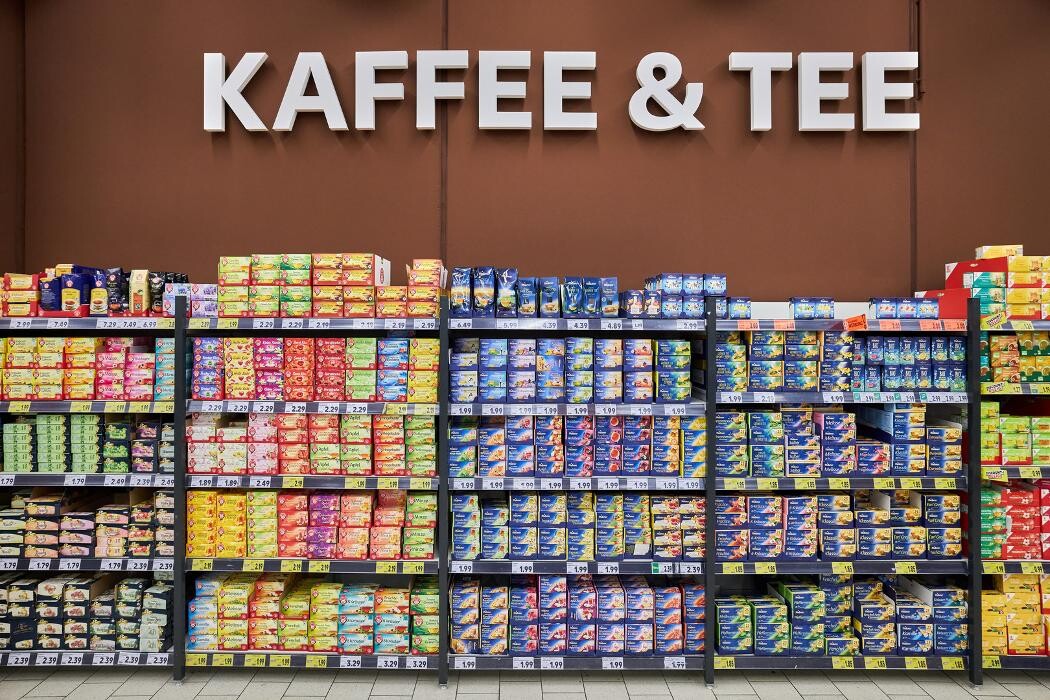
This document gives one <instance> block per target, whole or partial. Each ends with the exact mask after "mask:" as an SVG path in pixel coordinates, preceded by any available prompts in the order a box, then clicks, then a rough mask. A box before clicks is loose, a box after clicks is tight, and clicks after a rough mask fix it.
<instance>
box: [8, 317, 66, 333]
mask: <svg viewBox="0 0 1050 700" xmlns="http://www.w3.org/2000/svg"><path fill="white" fill-rule="evenodd" d="M66 323H67V324H68V323H69V322H68V321H66ZM9 324H10V326H9V327H10V328H12V329H17V330H26V329H28V328H32V327H33V319H30V318H13V319H11V320H10V321H9ZM50 327H51V326H50V322H49V323H48V328H50Z"/></svg>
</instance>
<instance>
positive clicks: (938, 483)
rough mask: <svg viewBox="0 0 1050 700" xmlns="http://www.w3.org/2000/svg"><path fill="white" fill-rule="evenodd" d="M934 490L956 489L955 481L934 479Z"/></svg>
mask: <svg viewBox="0 0 1050 700" xmlns="http://www.w3.org/2000/svg"><path fill="white" fill-rule="evenodd" d="M933 488H935V489H954V488H955V479H934V480H933Z"/></svg>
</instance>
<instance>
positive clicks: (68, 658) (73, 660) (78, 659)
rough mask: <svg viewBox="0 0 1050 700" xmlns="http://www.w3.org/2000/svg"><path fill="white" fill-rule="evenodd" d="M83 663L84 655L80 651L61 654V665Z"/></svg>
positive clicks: (78, 664)
mask: <svg viewBox="0 0 1050 700" xmlns="http://www.w3.org/2000/svg"><path fill="white" fill-rule="evenodd" d="M83 663H84V655H83V654H81V653H79V652H78V653H74V654H62V665H63V666H81V665H83Z"/></svg>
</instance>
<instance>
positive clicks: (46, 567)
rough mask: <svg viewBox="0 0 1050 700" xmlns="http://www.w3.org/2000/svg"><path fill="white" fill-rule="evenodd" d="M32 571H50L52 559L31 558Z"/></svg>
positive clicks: (30, 567)
mask: <svg viewBox="0 0 1050 700" xmlns="http://www.w3.org/2000/svg"><path fill="white" fill-rule="evenodd" d="M29 570H30V571H50V570H51V560H50V559H30V560H29Z"/></svg>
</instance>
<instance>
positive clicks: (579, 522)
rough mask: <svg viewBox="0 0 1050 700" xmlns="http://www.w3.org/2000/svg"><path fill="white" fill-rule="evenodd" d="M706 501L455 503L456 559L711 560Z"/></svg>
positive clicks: (599, 496) (603, 498) (551, 497)
mask: <svg viewBox="0 0 1050 700" xmlns="http://www.w3.org/2000/svg"><path fill="white" fill-rule="evenodd" d="M705 525H706V520H705V515H704V498H703V497H702V496H692V495H690V496H687V495H673V496H672V495H667V496H662V495H655V494H654V495H649V494H644V493H641V494H639V493H593V492H591V491H570V492H568V493H564V492H552V493H546V492H544V493H538V494H537V493H512V494H511V495H510V498H509V499H505V498H500V497H492V498H481V497H479V496H478V495H477V494H470V493H457V494H453V496H452V557H453V559H464V560H471V559H487V560H501V559H512V560H530V559H541V560H560V561H565V560H568V561H595V560H598V561H609V560H614V561H616V560H622V559H646V560H648V559H657V560H679V559H686V560H691V561H699V560H702V559H703V557H704V551H705V550H704V528H705Z"/></svg>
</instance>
